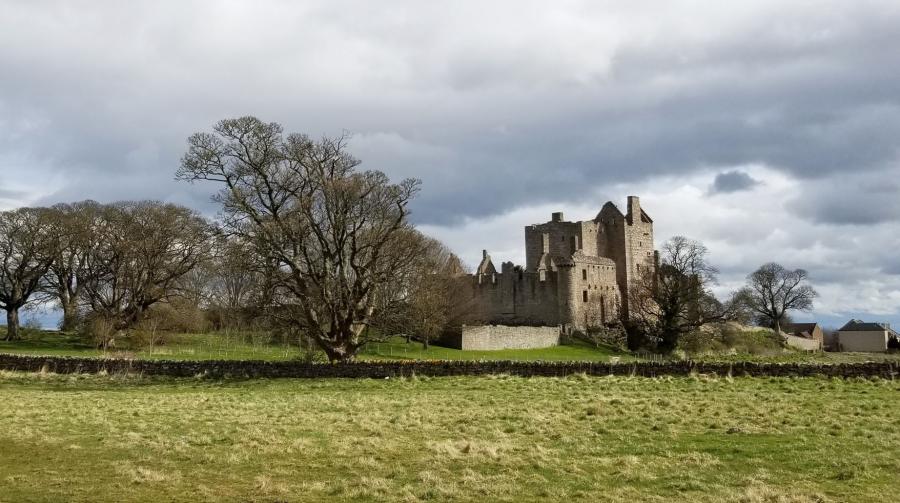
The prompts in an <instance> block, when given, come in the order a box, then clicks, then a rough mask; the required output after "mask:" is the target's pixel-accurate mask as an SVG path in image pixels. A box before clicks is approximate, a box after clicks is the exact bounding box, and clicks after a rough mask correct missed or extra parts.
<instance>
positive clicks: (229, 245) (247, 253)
mask: <svg viewBox="0 0 900 503" xmlns="http://www.w3.org/2000/svg"><path fill="white" fill-rule="evenodd" d="M198 274H200V275H202V276H203V278H204V279H205V285H204V288H205V290H206V295H205V296H206V300H207V302H208V306H209V308H210V309H211V310H212V311H214V312H215V314H216V316H217V318H218V324H219V325H220V327H222V328H236V327H238V326H244V325H246V324H247V323H249V322H251V321H252V320H253V319H255V318H259V317H260V316H259V315H260V314H261V313H259V311H263V310H266V309H267V308H268V307H269V306H270V305H271V298H270V297H269V296H268V295H267V293H266V292H265V291H266V290H267V287H266V286H265V283H266V281H265V280H266V277H267V274H266V264H265V263H264V262H263V261H261V260H259V256H258V255H257V254H256V252H255V250H254V248H253V246H252V245H251V244H250V243H247V242H246V241H244V240H242V239H240V238H239V237H237V236H228V237H226V236H221V237H220V238H219V239H217V240H216V246H215V250H214V252H213V260H211V261H210V262H209V263H208V264H206V265H204V267H202V268H201V269H199V270H198ZM251 311H252V312H251Z"/></svg>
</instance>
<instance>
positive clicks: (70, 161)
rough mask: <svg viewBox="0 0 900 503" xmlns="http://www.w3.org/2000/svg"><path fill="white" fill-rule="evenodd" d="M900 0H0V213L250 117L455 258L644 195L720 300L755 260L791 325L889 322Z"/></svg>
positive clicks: (102, 186)
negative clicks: (352, 181)
mask: <svg viewBox="0 0 900 503" xmlns="http://www.w3.org/2000/svg"><path fill="white" fill-rule="evenodd" d="M898 47H900V2H896V1H866V0H859V1H853V2H847V1H843V0H842V1H826V0H823V1H815V2H813V1H792V2H785V1H784V0H779V1H769V0H752V1H740V0H729V1H728V2H697V1H679V0H673V1H667V2H657V1H653V2H651V1H641V0H631V1H621V2H608V1H574V0H561V1H557V2H531V1H525V0H509V1H484V0H481V1H466V0H459V1H453V2H421V1H418V0H409V1H384V2H368V1H362V0H355V1H354V0H328V1H284V2H281V1H253V2H249V1H246V2H229V1H209V2H196V1H168V2H167V1H138V0H134V1H129V2H120V1H107V2H103V1H85V2H63V1H60V2H54V1H37V2H35V1H27V0H22V1H15V0H0V209H2V208H12V207H16V206H22V205H48V204H52V203H57V202H61V201H76V200H83V199H95V200H98V201H103V202H106V201H114V200H121V199H147V198H149V199H159V200H164V201H171V202H176V203H180V204H185V205H188V206H191V207H194V208H197V209H198V210H200V211H203V212H204V213H206V214H209V215H214V214H215V211H216V208H215V206H214V205H213V204H212V203H211V202H210V201H209V196H210V194H211V192H212V191H213V190H214V187H211V186H208V185H190V184H186V183H183V182H177V181H175V180H174V172H175V170H176V169H177V168H178V165H179V159H180V157H181V156H182V155H183V154H184V152H185V149H186V139H187V137H188V136H189V135H190V134H191V133H193V132H196V131H208V130H210V129H211V127H212V125H213V124H214V123H215V122H217V121H218V120H220V119H224V118H231V117H238V116H243V115H255V116H257V117H259V118H261V119H263V120H265V121H274V122H278V123H281V124H282V125H283V126H284V128H285V130H287V131H290V132H304V133H307V134H310V135H312V136H321V135H337V134H341V133H342V132H344V131H346V132H349V133H350V134H352V140H351V143H350V149H351V152H352V153H353V154H354V155H355V156H356V157H358V158H360V159H361V160H362V162H363V164H362V168H365V169H378V170H382V171H384V172H385V173H387V174H388V175H390V176H391V177H392V179H395V180H399V179H402V178H405V177H415V178H419V179H421V180H422V192H421V194H420V195H419V197H418V198H417V200H416V201H415V203H414V205H413V212H414V213H413V219H414V221H415V222H416V224H417V225H418V226H419V227H420V228H421V229H422V230H423V231H424V232H426V233H428V234H430V235H432V236H435V237H437V238H439V239H441V240H443V241H444V242H445V243H446V244H447V245H448V246H449V247H450V248H451V249H453V250H454V251H455V252H456V253H458V254H459V255H460V256H461V257H462V259H463V260H464V261H465V262H466V263H468V264H469V265H475V264H476V263H477V261H478V260H479V258H480V254H481V250H482V249H488V250H489V251H490V253H491V255H492V256H493V257H494V259H495V261H497V262H499V261H507V260H512V261H514V262H517V263H522V262H524V230H523V228H524V227H525V226H526V225H528V224H533V223H540V222H544V221H547V220H549V218H550V213H551V212H553V211H563V212H564V213H565V215H566V218H567V219H569V220H582V219H590V218H593V217H594V216H595V215H596V213H597V212H598V211H599V209H600V207H601V206H602V205H603V203H604V202H606V201H608V200H611V201H613V202H614V203H616V204H618V205H619V207H620V208H624V203H625V198H626V197H627V196H628V195H637V196H640V197H641V202H642V205H643V207H644V209H645V210H646V211H647V212H648V213H649V214H650V215H651V217H653V219H654V221H655V234H656V245H657V247H659V246H660V245H661V244H662V243H663V242H665V241H666V240H667V239H668V238H670V237H671V236H674V235H684V236H687V237H690V238H693V239H698V240H700V241H702V242H703V243H704V244H705V245H706V246H707V247H708V248H709V250H710V257H709V258H710V260H711V262H712V263H713V264H714V265H716V266H718V268H719V269H720V271H721V273H720V277H719V283H718V285H716V292H717V293H719V294H720V295H723V296H724V295H726V294H727V293H728V292H730V291H731V290H734V289H736V288H739V287H740V286H741V285H743V284H744V282H745V280H746V276H747V274H748V273H750V272H752V271H753V270H754V269H755V268H757V267H758V266H760V265H761V264H763V263H765V262H769V261H777V262H779V263H782V264H783V265H785V266H787V267H790V268H803V269H806V270H807V271H809V274H810V277H811V280H812V284H813V286H814V287H815V288H816V289H817V290H818V292H819V294H820V296H819V298H818V299H817V301H816V303H815V309H814V311H813V312H810V313H798V314H796V315H795V316H794V317H795V318H796V319H797V320H818V321H821V322H823V323H825V324H826V325H830V326H839V325H841V324H843V322H845V321H846V320H847V319H849V318H851V317H855V318H862V319H866V320H870V321H888V322H893V323H896V324H900V72H898V71H897V69H898V68H900V50H897V48H898Z"/></svg>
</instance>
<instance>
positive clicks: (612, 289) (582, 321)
mask: <svg viewBox="0 0 900 503" xmlns="http://www.w3.org/2000/svg"><path fill="white" fill-rule="evenodd" d="M570 269H571V270H570V271H569V281H568V283H567V285H568V288H569V289H570V291H569V292H567V293H566V295H565V297H566V298H567V299H568V301H569V302H570V303H571V307H570V309H569V310H568V317H567V318H565V319H563V320H561V321H562V322H563V323H566V324H570V325H572V327H573V328H576V329H579V330H583V329H585V328H587V327H588V326H599V325H601V324H603V323H608V322H612V321H613V320H615V319H616V316H617V314H618V301H619V288H618V283H617V282H616V264H615V262H613V261H612V260H611V259H608V258H605V257H593V256H588V255H585V254H583V253H581V252H578V253H576V254H575V255H573V256H572V266H571V268H570Z"/></svg>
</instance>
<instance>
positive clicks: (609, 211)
mask: <svg viewBox="0 0 900 503" xmlns="http://www.w3.org/2000/svg"><path fill="white" fill-rule="evenodd" d="M603 217H613V218H625V215H624V214H623V213H622V212H621V211H620V210H619V207H618V206H616V205H615V204H613V202H612V201H607V202H606V204H604V205H603V207H602V208H600V212H599V213H597V216H596V217H594V221H595V222H600V221H602V220H603Z"/></svg>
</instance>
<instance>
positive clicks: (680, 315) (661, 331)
mask: <svg viewBox="0 0 900 503" xmlns="http://www.w3.org/2000/svg"><path fill="white" fill-rule="evenodd" d="M707 255H708V250H707V248H706V247H705V246H704V245H703V244H702V243H700V242H699V241H694V240H691V239H688V238H685V237H683V236H675V237H673V238H672V239H670V240H669V241H667V242H666V243H665V244H664V245H663V247H662V250H661V253H660V263H659V266H658V267H657V268H656V270H655V271H654V270H648V271H645V272H644V274H643V275H642V276H641V277H640V278H638V280H637V281H636V282H635V283H634V284H633V286H632V289H631V291H630V294H631V295H630V296H629V302H630V306H629V307H630V317H631V319H630V320H628V321H629V322H630V323H632V324H634V325H636V326H637V328H638V330H640V332H641V333H643V334H645V335H647V336H649V337H650V338H651V339H652V340H654V341H656V343H657V346H658V348H659V349H661V350H663V351H671V350H673V349H675V347H676V346H677V344H678V340H679V338H680V337H681V336H682V335H684V334H686V333H688V332H691V331H693V330H696V329H697V328H699V327H701V326H702V325H705V324H707V323H711V322H715V321H721V320H723V319H724V318H725V317H726V315H727V311H726V308H725V306H723V304H722V303H721V302H719V301H718V300H717V299H716V298H715V296H714V295H713V294H712V292H711V290H710V286H711V285H713V284H714V283H715V281H716V277H717V275H718V270H717V269H716V268H715V267H713V266H712V265H710V263H709V262H708V258H707Z"/></svg>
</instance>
